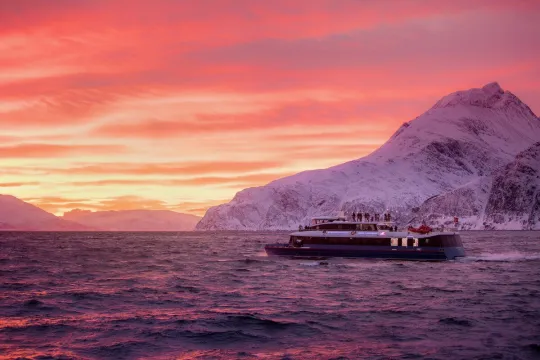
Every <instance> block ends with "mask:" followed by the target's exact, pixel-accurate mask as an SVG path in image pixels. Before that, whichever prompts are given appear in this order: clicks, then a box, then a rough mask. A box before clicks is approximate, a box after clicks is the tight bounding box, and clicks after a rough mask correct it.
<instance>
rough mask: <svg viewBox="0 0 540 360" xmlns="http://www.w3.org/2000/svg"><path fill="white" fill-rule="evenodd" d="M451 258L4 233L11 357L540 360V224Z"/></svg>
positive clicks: (247, 238)
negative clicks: (343, 255)
mask: <svg viewBox="0 0 540 360" xmlns="http://www.w3.org/2000/svg"><path fill="white" fill-rule="evenodd" d="M462 239H463V241H464V245H465V248H466V251H467V255H468V256H467V257H466V258H464V259H460V260H458V261H450V262H441V263H434V262H407V261H383V260H362V259H328V260H325V261H308V260H290V259H284V258H273V257H267V256H266V255H265V254H264V251H263V250H262V249H263V246H264V244H265V243H273V242H280V241H281V242H286V241H287V234H286V233H274V232H267V233H263V232H261V233H253V232H211V233H204V232H192V233H0V249H2V252H1V253H0V279H1V280H0V359H12V358H16V357H26V358H36V359H38V358H44V357H46V356H50V358H58V359H66V358H83V359H137V358H141V359H142V358H156V359H170V358H181V359H183V358H185V359H193V358H201V359H206V358H215V359H220V358H260V359H274V358H288V359H307V358H309V359H314V358H317V359H330V358H339V357H340V356H341V358H351V359H356V358H373V359H386V358H431V359H448V358H503V359H504V358H523V359H527V358H533V357H534V356H539V355H540V341H539V340H538V334H540V320H538V319H540V300H539V299H540V233H539V232H465V233H462Z"/></svg>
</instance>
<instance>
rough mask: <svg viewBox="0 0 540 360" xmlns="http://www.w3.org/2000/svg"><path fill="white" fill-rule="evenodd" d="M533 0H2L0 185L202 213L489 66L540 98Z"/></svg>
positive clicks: (370, 140) (80, 202)
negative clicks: (262, 0) (412, 0)
mask: <svg viewBox="0 0 540 360" xmlns="http://www.w3.org/2000/svg"><path fill="white" fill-rule="evenodd" d="M539 13H540V2H538V1H533V0H531V1H526V0H522V1H517V0H516V1H497V0H486V1H472V2H471V1H460V0H457V1H452V2H447V1H445V2H439V1H414V2H409V1H384V0H383V1H356V0H309V1H295V2H290V1H282V0H274V1H268V2H256V1H249V0H238V1H210V0H199V1H184V0H178V1H174V0H154V1H145V0H73V1H71V0H68V1H65V0H57V1H30V0H17V1H3V2H1V3H0V66H1V68H2V71H1V72H0V129H1V130H2V131H1V132H0V175H1V177H0V193H3V194H11V195H14V196H17V197H19V198H21V199H23V200H25V201H29V202H31V203H33V204H35V205H37V206H39V207H41V208H43V209H45V210H47V211H50V212H53V213H56V214H62V213H63V212H64V211H68V210H70V209H73V208H80V209H90V210H111V209H141V208H144V209H171V210H176V211H180V212H186V213H192V214H195V215H203V214H204V212H205V211H206V209H207V208H208V207H210V206H214V205H218V204H220V203H223V202H226V201H229V200H230V199H231V198H233V197H234V195H235V193H236V192H238V191H240V190H242V189H244V188H247V187H252V186H260V185H264V184H267V183H268V182H270V181H272V180H275V179H278V178H281V177H284V176H287V175H291V174H294V173H297V172H300V171H303V170H308V169H315V168H324V167H329V166H332V165H337V164H339V163H342V162H345V161H349V160H352V159H356V158H360V157H362V156H364V155H367V154H369V153H370V152H372V151H373V150H375V149H376V148H377V147H379V146H380V145H381V144H383V143H384V142H385V141H386V140H387V139H388V138H389V137H390V136H391V135H392V133H393V132H394V131H395V130H396V129H397V128H398V127H399V126H400V125H401V124H402V123H403V122H405V121H409V120H412V119H414V118H415V117H416V116H418V115H420V114H421V113H423V112H424V111H426V110H427V109H429V107H431V106H432V105H433V104H434V103H435V102H436V101H437V100H438V99H439V98H441V97H442V96H444V95H446V94H448V93H451V92H454V91H457V90H462V89H468V88H472V87H481V86H483V85H485V84H487V83H489V82H492V81H497V82H498V83H499V84H500V85H501V86H502V87H503V88H505V89H508V90H510V91H512V92H514V93H515V94H516V95H517V96H518V97H519V98H520V99H521V100H523V101H524V102H525V103H527V104H528V105H529V106H530V107H531V108H532V110H533V111H534V112H535V113H536V114H538V113H540V67H539V65H538V64H540V46H539V45H540V42H539V39H540V22H539V21H538V14H539Z"/></svg>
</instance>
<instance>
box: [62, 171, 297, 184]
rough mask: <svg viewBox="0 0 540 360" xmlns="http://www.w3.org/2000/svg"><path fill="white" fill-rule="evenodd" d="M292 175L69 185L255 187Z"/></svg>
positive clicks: (284, 173) (78, 182) (83, 182)
mask: <svg viewBox="0 0 540 360" xmlns="http://www.w3.org/2000/svg"><path fill="white" fill-rule="evenodd" d="M288 175H292V173H290V172H289V173H287V172H283V173H278V174H266V173H263V174H250V175H240V176H207V177H193V178H183V179H108V180H95V181H92V180H90V181H74V182H71V183H69V184H70V185H74V186H110V185H126V186H129V185H151V186H191V185H195V186H206V185H214V186H232V187H235V188H236V187H238V186H245V187H250V186H256V185H260V184H266V183H269V182H271V181H273V180H276V179H279V178H281V177H285V176H288Z"/></svg>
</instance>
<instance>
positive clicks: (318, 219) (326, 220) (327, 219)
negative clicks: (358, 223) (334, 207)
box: [311, 216, 347, 225]
mask: <svg viewBox="0 0 540 360" xmlns="http://www.w3.org/2000/svg"><path fill="white" fill-rule="evenodd" d="M335 221H340V222H346V221H347V219H346V218H344V217H342V216H317V217H314V218H312V219H311V225H318V224H324V223H330V222H335Z"/></svg>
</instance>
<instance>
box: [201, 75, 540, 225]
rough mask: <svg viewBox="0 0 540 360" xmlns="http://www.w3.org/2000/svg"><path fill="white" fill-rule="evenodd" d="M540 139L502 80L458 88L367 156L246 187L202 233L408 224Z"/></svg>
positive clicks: (208, 218)
mask: <svg viewBox="0 0 540 360" xmlns="http://www.w3.org/2000/svg"><path fill="white" fill-rule="evenodd" d="M539 140H540V120H539V118H538V117H537V116H536V115H535V114H534V113H533V112H532V111H531V109H530V108H529V107H528V106H527V105H525V104H524V103H523V102H521V101H520V100H519V99H518V98H517V97H516V96H515V95H514V94H512V93H511V92H509V91H504V90H503V89H502V88H501V87H500V86H499V85H498V84H497V83H490V84H487V85H486V86H484V87H482V88H478V89H470V90H465V91H458V92H455V93H452V94H450V95H447V96H445V97H443V98H442V99H441V100H439V101H438V102H437V103H436V104H435V105H434V106H433V107H432V108H431V109H429V110H428V111H427V112H425V113H424V114H422V115H420V116H419V117H417V118H416V119H414V120H412V121H409V122H406V123H404V124H403V125H402V126H401V127H400V128H399V129H398V130H397V131H396V132H395V133H394V134H393V135H392V136H391V138H390V139H389V140H388V141H387V142H386V143H385V144H383V145H382V146H381V147H380V148H379V149H377V150H376V151H374V152H373V153H371V154H369V155H368V156H365V157H363V158H360V159H357V160H352V161H349V162H347V163H344V164H341V165H337V166H334V167H331V168H328V169H322V170H311V171H305V172H302V173H299V174H296V175H293V176H289V177H286V178H282V179H279V180H275V181H273V182H271V183H269V184H267V185H265V186H261V187H256V188H249V189H245V190H242V191H240V192H238V193H237V194H236V196H235V197H234V198H233V200H231V201H230V202H229V203H226V204H222V205H219V206H216V207H212V208H210V209H209V210H208V211H207V213H206V214H205V216H204V217H203V219H202V220H201V221H200V222H199V224H198V225H197V229H199V230H210V229H212V230H214V229H233V230H240V229H249V230H258V229H294V228H297V227H298V225H304V224H306V223H307V222H308V221H309V219H310V218H311V217H313V216H317V215H332V214H336V213H337V212H338V211H345V212H346V213H352V212H353V211H362V212H369V213H383V212H385V211H387V210H389V211H391V212H392V213H393V215H394V219H396V220H397V221H398V222H399V223H400V224H406V223H408V222H411V221H416V220H418V219H419V211H421V212H422V213H421V214H422V216H424V217H425V216H428V217H429V216H430V215H431V213H429V211H428V210H427V209H428V207H427V205H426V206H424V207H422V205H423V204H424V202H425V201H426V200H427V199H430V198H434V197H440V196H443V195H444V194H446V193H449V192H452V191H458V190H457V189H462V190H461V191H465V190H466V188H467V186H470V187H474V186H475V185H474V183H475V182H477V183H478V184H484V185H485V183H486V182H488V180H487V178H488V177H491V176H492V174H494V173H495V172H496V171H498V170H499V169H501V168H503V167H504V166H506V165H507V164H510V163H511V162H513V161H514V160H515V159H516V156H517V155H518V154H519V153H521V152H522V151H525V150H526V149H527V148H529V147H531V146H533V144H534V143H535V142H537V141H539ZM501 184H502V183H501ZM479 186H481V185H479ZM501 186H503V187H504V184H503V185H501ZM475 191H476V190H475ZM494 196H495V195H494ZM501 196H502V195H501ZM478 201H479V203H480V202H481V200H478ZM482 201H483V200H482ZM490 203H491V204H495V203H496V201H495V200H491V202H490ZM479 206H480V205H479ZM482 214H484V213H482ZM440 215H441V216H442V214H440ZM449 215H450V214H446V216H449ZM456 215H458V214H456ZM474 216H480V214H479V213H478V214H476V215H474ZM505 218H508V217H505ZM508 219H509V218H508ZM445 221H446V220H445ZM497 221H499V220H496V219H495V218H493V217H489V216H488V217H487V218H486V219H485V221H484V220H482V221H481V224H482V225H481V226H482V227H483V228H490V227H493V228H498V229H503V228H505V223H504V222H503V223H498V222H497ZM527 221H528V220H527ZM484 223H485V224H484ZM495 223H496V224H497V225H496V226H495V225H493V224H495ZM514 226H515V225H512V226H511V227H512V228H513V227H514ZM527 226H529V227H530V225H526V226H525V225H524V228H526V227H527Z"/></svg>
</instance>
